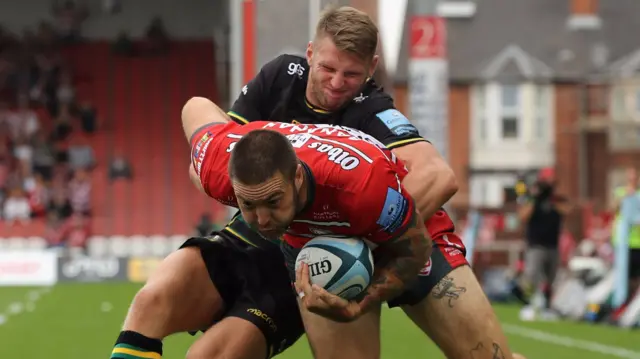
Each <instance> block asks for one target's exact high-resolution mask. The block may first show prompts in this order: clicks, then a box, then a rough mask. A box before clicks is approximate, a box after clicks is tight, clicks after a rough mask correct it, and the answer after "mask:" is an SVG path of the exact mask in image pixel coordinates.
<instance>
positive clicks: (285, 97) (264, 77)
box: [228, 55, 425, 148]
mask: <svg viewBox="0 0 640 359" xmlns="http://www.w3.org/2000/svg"><path fill="white" fill-rule="evenodd" d="M308 76H309V64H308V63H307V61H306V59H305V58H303V57H300V56H294V55H280V56H278V57H277V58H275V59H274V60H272V61H271V62H269V63H267V64H266V65H264V66H263V67H262V69H261V70H260V72H259V73H258V75H256V77H255V78H253V79H252V80H251V81H250V82H249V83H248V84H247V85H245V86H244V87H243V88H242V93H241V94H240V96H239V97H238V99H237V100H236V101H235V103H234V104H233V106H232V107H231V110H230V111H229V112H228V114H229V116H230V117H231V118H232V119H233V120H234V121H236V122H238V123H240V124H245V123H248V122H251V121H278V122H293V123H303V124H330V125H338V126H346V127H351V128H354V129H357V130H360V131H362V132H365V133H367V134H369V135H371V136H373V137H374V138H376V139H377V140H378V141H380V142H382V143H383V144H384V145H385V146H387V147H388V148H397V147H401V146H404V145H407V144H410V143H415V142H419V141H425V139H424V138H422V137H421V136H420V134H419V133H418V130H417V129H416V128H415V127H414V126H413V125H412V124H411V123H410V122H409V120H408V119H407V118H406V117H405V116H404V115H403V114H402V113H400V111H398V110H397V109H396V108H395V106H394V104H393V99H392V98H391V96H389V95H388V94H386V93H385V92H383V91H382V89H381V88H380V87H378V86H377V85H376V83H375V82H374V81H373V80H372V79H369V80H368V81H367V82H366V83H365V84H364V85H363V87H362V90H361V93H360V94H359V95H358V96H356V98H354V99H353V101H351V102H349V103H348V104H347V105H345V106H344V107H343V108H342V109H341V110H339V111H335V112H327V111H324V110H321V109H318V108H314V107H313V106H312V105H311V104H310V103H309V102H308V101H307V100H306V97H305V90H306V87H307V81H308Z"/></svg>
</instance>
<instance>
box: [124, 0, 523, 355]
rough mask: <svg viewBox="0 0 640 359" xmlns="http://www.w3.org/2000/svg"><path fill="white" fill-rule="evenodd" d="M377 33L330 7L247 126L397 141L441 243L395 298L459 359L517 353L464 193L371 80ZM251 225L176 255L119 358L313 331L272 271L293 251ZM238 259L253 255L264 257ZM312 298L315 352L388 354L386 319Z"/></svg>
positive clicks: (283, 343)
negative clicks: (286, 126) (295, 127)
mask: <svg viewBox="0 0 640 359" xmlns="http://www.w3.org/2000/svg"><path fill="white" fill-rule="evenodd" d="M377 38H378V33H377V28H376V26H375V24H373V22H372V21H371V19H370V18H369V17H368V16H367V15H366V14H364V13H362V12H360V11H357V10H355V9H353V8H349V7H342V8H338V9H330V10H328V11H326V12H325V13H324V14H323V16H322V17H321V19H320V21H319V23H318V27H317V33H316V37H315V38H314V41H313V42H312V43H310V44H309V47H308V49H307V56H306V58H302V57H297V56H290V55H282V56H280V57H278V58H276V59H275V60H273V61H271V62H270V63H268V64H266V65H265V66H264V67H263V68H262V70H261V71H260V73H259V74H258V75H257V76H256V78H255V79H254V80H252V81H251V82H250V83H249V84H247V85H246V86H245V87H244V88H243V90H242V94H241V95H240V97H239V98H238V100H237V101H236V102H235V104H234V105H233V107H232V108H231V110H230V111H229V112H228V115H229V116H230V117H231V118H232V119H233V120H235V121H237V122H239V123H247V122H249V121H254V120H275V121H283V122H293V123H301V124H303V123H326V124H332V125H339V126H348V127H352V128H356V129H358V130H361V131H364V132H366V133H368V134H369V135H371V138H368V139H369V140H370V141H374V142H376V143H378V142H381V143H382V144H384V145H386V146H387V147H389V148H391V149H392V150H393V152H394V153H395V154H396V155H397V156H398V157H400V158H401V159H403V160H404V161H405V163H406V164H407V167H408V169H409V172H410V173H409V175H408V176H407V177H406V178H405V180H404V181H403V185H404V186H405V187H406V188H407V190H408V191H409V192H411V194H412V195H413V197H414V198H415V199H416V205H417V207H418V209H419V210H420V212H421V214H422V215H423V217H424V218H428V217H430V216H431V217H430V220H428V221H427V222H426V225H427V228H428V229H429V231H430V234H431V236H432V238H433V239H434V243H435V244H436V246H435V248H434V251H433V255H432V257H431V260H430V261H429V262H427V263H426V264H425V267H424V269H423V271H422V272H421V276H419V278H418V279H417V281H416V283H415V285H414V286H412V287H411V288H409V289H408V290H407V291H406V292H405V293H404V294H403V295H401V296H400V297H398V298H397V299H396V300H394V301H391V302H390V303H389V305H390V306H401V308H402V309H403V310H404V311H405V312H406V313H407V315H408V316H409V317H410V318H411V319H412V320H413V321H414V323H415V324H416V325H417V326H418V327H419V328H420V329H421V330H423V331H424V332H425V333H426V334H427V335H428V336H429V337H430V338H431V339H432V340H433V341H434V342H435V343H436V344H437V345H438V346H439V347H440V349H442V351H443V352H444V353H445V355H446V356H447V357H448V358H468V357H473V358H476V359H481V358H488V359H489V358H490V359H495V358H498V359H501V358H511V357H512V354H511V353H510V351H509V349H508V345H507V341H506V338H505V336H504V334H503V333H502V331H501V329H500V325H499V323H498V321H497V319H496V317H495V314H494V313H493V310H492V308H491V306H490V304H489V302H488V300H487V299H486V297H485V295H484V294H483V292H482V289H481V287H480V285H479V284H478V282H477V279H476V278H475V276H474V275H473V273H472V271H471V270H470V268H469V267H468V265H466V264H467V263H466V261H465V260H464V254H465V250H464V246H463V244H462V242H461V241H460V239H459V238H458V237H457V236H456V235H455V234H454V233H453V230H454V228H453V223H451V220H450V219H449V217H448V215H447V214H446V213H445V212H444V211H443V210H442V209H441V206H442V205H443V204H444V203H445V202H446V201H447V200H448V199H449V198H450V197H451V196H452V195H453V194H454V193H455V191H456V190H457V186H456V182H455V177H454V175H453V172H452V171H451V169H450V168H449V166H448V165H447V164H446V162H445V161H444V160H443V159H442V158H441V156H440V155H439V154H438V153H437V151H436V150H435V149H434V148H433V147H432V146H431V144H430V143H429V142H428V141H426V140H425V139H424V138H422V137H421V136H420V135H419V133H418V131H417V130H416V129H415V127H413V126H412V125H411V123H410V122H409V120H408V119H407V118H406V117H405V116H404V115H403V114H401V113H400V112H399V111H398V110H396V109H395V107H394V105H393V100H392V99H391V98H390V97H389V96H388V95H387V94H385V93H384V92H383V91H382V90H381V89H380V88H379V87H377V86H376V84H375V83H374V82H373V81H372V80H371V79H370V77H371V75H372V74H373V72H374V70H375V67H376V64H377V57H376V56H375V49H376V47H377ZM220 116H226V115H225V114H224V113H223V112H222V111H221V110H220V109H219V108H218V107H217V106H215V105H214V104H213V103H211V102H210V101H208V100H206V99H202V98H193V99H191V100H189V101H188V102H187V104H185V107H184V108H183V123H184V121H185V119H189V118H197V119H202V118H207V119H210V120H211V121H213V120H214V119H216V118H219V117H220ZM191 169H192V167H191ZM196 185H197V184H196ZM242 224H243V222H242V221H241V220H236V221H235V222H232V224H231V225H230V227H228V228H230V230H228V231H227V235H226V236H217V237H214V238H215V240H213V241H208V240H204V239H191V240H190V241H189V242H187V244H186V245H185V246H184V247H185V248H183V249H181V250H179V251H177V252H175V253H173V254H172V255H171V256H169V257H168V258H167V259H165V261H164V262H163V264H162V266H161V267H160V268H159V269H158V270H157V271H156V272H155V273H154V275H153V277H152V278H151V279H150V280H149V281H148V283H147V284H146V285H145V287H144V288H143V289H142V290H141V291H140V292H139V293H138V294H137V295H136V297H135V299H134V301H133V303H132V306H131V309H130V311H129V314H128V316H127V319H126V320H125V324H124V328H123V331H122V332H121V334H120V337H119V339H118V342H117V344H116V348H115V349H114V352H113V355H112V358H124V356H118V353H119V352H120V353H122V352H125V353H127V354H131V353H138V354H139V353H144V352H147V354H148V355H149V353H158V349H159V350H161V347H162V344H161V340H162V339H163V338H164V337H166V336H167V335H169V334H171V333H175V332H181V331H188V330H197V329H207V328H208V330H206V332H205V333H204V334H203V336H202V337H200V338H199V339H198V340H197V341H196V342H195V343H194V345H193V346H192V347H191V349H190V351H189V353H188V354H187V357H188V358H190V359H193V358H220V357H224V358H263V357H265V356H266V357H270V356H272V355H274V354H277V353H278V352H280V351H281V350H284V349H285V348H286V347H287V346H289V345H291V344H292V343H293V342H294V341H295V340H296V339H297V338H298V337H299V336H300V335H301V334H302V328H301V326H300V321H299V320H300V317H299V316H298V310H297V308H295V307H294V306H289V305H291V299H292V298H293V301H294V302H295V300H296V298H295V293H293V292H292V291H291V286H290V284H289V283H288V278H287V276H286V274H285V275H282V273H280V271H279V270H265V269H264V268H269V267H270V266H273V267H274V268H275V267H276V266H279V265H282V263H283V259H282V256H281V255H280V254H279V253H278V254H275V253H274V252H273V251H270V250H272V249H274V247H275V246H271V247H270V246H269V242H266V241H264V240H262V239H261V238H260V237H259V236H257V235H256V234H255V233H250V230H248V228H246V227H245V228H244V229H246V230H247V231H246V232H245V233H244V235H243V236H238V235H237V234H238V233H234V229H233V225H235V226H239V227H242ZM236 232H237V231H236ZM261 240H262V242H261V243H258V242H260V241H261ZM236 258H251V259H250V261H251V263H253V265H249V266H246V265H244V263H246V262H243V261H242V260H240V259H236ZM246 278H253V280H246ZM257 282H259V283H261V284H265V283H266V285H257V284H256V283H257ZM287 291H288V292H287ZM274 303H284V304H283V305H278V306H274V305H273V304H274ZM285 307H286V308H285ZM301 307H302V313H303V315H304V316H305V322H306V323H307V327H306V330H307V334H308V336H309V339H310V343H311V346H312V349H313V352H314V356H315V357H316V358H332V359H333V358H341V357H342V356H341V354H342V349H343V348H345V347H347V346H348V347H356V348H358V350H357V351H355V352H356V355H357V356H354V351H349V355H350V356H349V357H350V358H356V357H358V358H377V357H379V356H380V352H379V351H380V346H379V340H378V339H377V338H379V326H380V323H379V320H376V319H375V318H374V319H372V320H368V321H367V320H358V321H355V322H352V323H347V324H345V323H340V324H339V325H337V324H336V323H334V322H331V321H330V320H327V319H325V318H322V317H319V316H314V315H312V314H310V313H308V312H305V310H304V305H302V306H301ZM378 311H379V309H378ZM127 348H133V349H131V350H134V352H126V349H127ZM136 351H137V352H136ZM134 357H135V355H134ZM139 357H145V356H139ZM147 357H152V356H147ZM157 357H159V354H158V356H157ZM514 357H515V356H514ZM127 358H131V357H130V356H129V357H127Z"/></svg>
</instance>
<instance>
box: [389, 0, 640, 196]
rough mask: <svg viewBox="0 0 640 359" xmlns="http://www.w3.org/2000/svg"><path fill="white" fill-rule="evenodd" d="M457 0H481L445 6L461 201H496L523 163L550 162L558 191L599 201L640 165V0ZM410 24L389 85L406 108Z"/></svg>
mask: <svg viewBox="0 0 640 359" xmlns="http://www.w3.org/2000/svg"><path fill="white" fill-rule="evenodd" d="M453 2H456V3H460V2H462V3H465V2H472V3H474V6H472V7H471V8H472V9H473V11H471V12H468V11H467V12H461V13H455V12H453V13H452V12H449V13H448V14H447V16H446V17H447V36H448V57H449V75H450V93H449V118H450V134H449V135H450V141H449V143H450V147H451V148H450V150H449V151H450V162H451V164H452V166H453V169H454V170H455V172H456V174H457V176H458V178H459V183H460V191H459V193H458V194H457V195H456V197H455V199H454V203H455V204H459V205H464V206H466V205H472V206H482V207H499V206H501V204H502V199H503V193H504V189H505V188H509V187H512V186H513V185H514V184H515V181H516V178H517V176H518V175H519V174H523V173H526V172H534V171H536V170H537V169H539V168H541V167H546V166H554V167H555V168H556V171H557V173H558V176H559V179H560V188H561V190H562V192H564V193H566V194H567V195H569V196H570V197H572V198H575V199H590V200H593V201H594V203H595V204H596V207H599V208H604V206H606V204H607V201H608V194H609V192H610V189H611V187H612V186H614V185H615V184H617V183H619V181H620V180H621V179H622V178H621V177H622V174H621V169H622V168H623V167H624V166H628V165H636V166H638V165H640V156H639V154H640V72H639V71H640V39H639V38H638V37H637V36H636V34H639V33H640V17H638V15H637V14H640V1H637V0H616V1H598V0H519V1H513V0H482V1H473V0H443V1H442V2H441V4H442V3H449V4H450V3H453ZM453 8H455V7H453ZM450 9H451V7H449V10H450ZM405 24H406V23H405ZM404 32H405V34H404V35H403V42H402V46H401V49H400V58H399V61H398V68H397V70H396V74H395V79H394V81H395V87H394V88H395V93H394V95H395V98H396V102H397V106H398V107H399V108H400V109H401V110H403V111H404V112H405V113H407V114H408V115H410V109H409V108H408V103H407V101H408V96H407V91H408V90H407V79H408V73H407V54H408V49H407V46H408V45H407V42H408V41H407V37H408V36H407V35H406V33H407V26H406V25H405V30H404ZM426 136H427V137H428V134H426Z"/></svg>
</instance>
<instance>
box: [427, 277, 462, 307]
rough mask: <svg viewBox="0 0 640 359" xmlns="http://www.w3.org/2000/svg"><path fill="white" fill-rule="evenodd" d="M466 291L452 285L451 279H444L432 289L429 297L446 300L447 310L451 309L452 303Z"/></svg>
mask: <svg viewBox="0 0 640 359" xmlns="http://www.w3.org/2000/svg"><path fill="white" fill-rule="evenodd" d="M466 291H467V288H465V287H458V286H456V285H455V284H454V283H453V278H451V277H444V278H442V279H441V280H440V282H438V284H436V286H435V287H434V288H433V291H432V292H431V295H432V296H433V297H434V298H436V299H443V298H446V299H447V300H448V304H449V308H453V304H454V302H455V301H456V300H458V298H460V295H462V294H463V293H465V292H466Z"/></svg>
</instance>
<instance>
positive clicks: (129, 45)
mask: <svg viewBox="0 0 640 359" xmlns="http://www.w3.org/2000/svg"><path fill="white" fill-rule="evenodd" d="M111 50H112V51H113V53H114V54H116V55H121V56H133V55H135V48H134V46H133V41H131V37H129V34H128V33H127V32H126V31H121V32H120V33H119V34H118V36H117V37H116V40H115V41H114V42H113V45H112V47H111Z"/></svg>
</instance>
